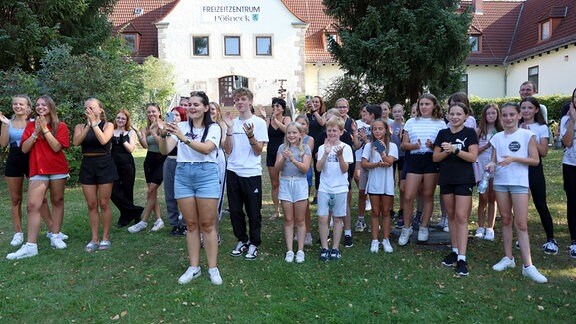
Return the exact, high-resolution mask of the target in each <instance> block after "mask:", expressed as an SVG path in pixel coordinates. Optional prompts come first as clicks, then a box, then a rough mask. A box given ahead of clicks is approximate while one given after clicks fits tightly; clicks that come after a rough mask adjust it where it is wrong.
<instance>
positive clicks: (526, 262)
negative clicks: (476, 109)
mask: <svg viewBox="0 0 576 324" xmlns="http://www.w3.org/2000/svg"><path fill="white" fill-rule="evenodd" d="M501 112H502V126H503V127H504V131H503V132H500V133H498V134H496V135H494V137H492V139H491V140H490V144H491V145H492V148H493V150H492V162H490V163H489V164H488V165H487V166H486V167H487V169H488V170H489V171H490V172H494V191H495V192H496V202H497V203H498V210H499V212H500V216H501V217H502V238H503V240H504V253H505V256H504V257H503V258H502V259H501V260H500V261H499V262H498V263H496V264H495V265H494V266H492V269H494V270H495V271H504V270H506V269H508V268H514V267H515V266H516V263H515V262H514V256H513V254H512V220H514V226H515V227H516V231H517V233H518V242H519V244H520V254H521V255H522V261H523V267H522V274H523V275H524V276H526V277H528V278H530V279H532V280H533V281H535V282H538V283H545V282H548V279H546V277H544V276H543V275H542V274H540V272H538V270H537V269H536V267H535V266H534V265H533V264H532V257H531V255H530V237H529V236H528V187H529V181H528V166H530V165H531V166H537V165H538V164H539V163H540V159H539V156H538V147H537V144H536V139H535V135H534V133H533V132H531V131H529V130H527V129H523V128H519V127H518V122H519V121H520V106H519V105H518V104H516V103H506V104H504V106H502V109H501Z"/></svg>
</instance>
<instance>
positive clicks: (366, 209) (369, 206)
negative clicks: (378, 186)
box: [364, 199, 372, 211]
mask: <svg viewBox="0 0 576 324" xmlns="http://www.w3.org/2000/svg"><path fill="white" fill-rule="evenodd" d="M364 210H365V211H371V210H372V203H370V199H366V208H364Z"/></svg>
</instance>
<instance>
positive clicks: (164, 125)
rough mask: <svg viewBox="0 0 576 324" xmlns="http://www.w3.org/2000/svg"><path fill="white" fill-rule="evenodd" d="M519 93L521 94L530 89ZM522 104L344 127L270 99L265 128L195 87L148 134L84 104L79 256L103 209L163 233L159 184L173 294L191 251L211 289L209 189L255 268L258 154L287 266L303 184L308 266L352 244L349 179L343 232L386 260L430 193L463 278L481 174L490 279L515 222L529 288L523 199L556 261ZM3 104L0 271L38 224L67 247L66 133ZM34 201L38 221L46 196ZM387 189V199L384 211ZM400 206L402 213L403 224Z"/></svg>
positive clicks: (150, 114) (428, 203)
mask: <svg viewBox="0 0 576 324" xmlns="http://www.w3.org/2000/svg"><path fill="white" fill-rule="evenodd" d="M522 87H523V88H526V87H528V88H530V89H532V90H533V89H534V86H533V84H531V83H530V82H526V83H525V84H523V85H522ZM521 89H522V88H521ZM520 93H521V95H522V94H523V92H522V90H521V92H520ZM531 94H532V93H530V94H529V95H527V96H522V98H521V102H520V104H518V103H507V104H505V105H503V106H502V107H498V106H497V105H494V104H490V105H487V106H486V107H484V109H483V111H482V114H481V116H482V117H481V120H480V121H479V125H476V120H475V119H474V117H473V114H472V111H471V108H470V105H469V102H468V100H467V98H466V95H465V94H463V93H456V94H454V95H452V96H450V98H449V99H448V101H447V105H446V114H445V116H443V113H442V111H443V109H442V107H441V105H440V102H439V101H438V99H437V98H436V97H435V96H434V95H432V94H424V95H422V96H421V97H420V98H419V99H418V102H417V103H416V104H415V105H413V107H412V111H411V114H410V116H411V118H410V119H408V120H407V121H406V122H405V123H404V107H403V106H402V105H394V106H392V107H391V106H390V105H389V104H388V103H383V104H382V105H368V104H367V105H364V106H363V107H362V110H361V119H359V120H357V121H355V120H353V119H352V118H351V117H350V116H348V111H349V103H348V101H347V100H346V99H344V98H341V99H339V100H337V102H336V108H332V109H329V110H328V111H326V108H325V107H324V103H323V101H322V98H320V97H318V96H316V97H313V98H311V100H310V101H309V102H308V103H307V105H306V112H305V113H304V114H302V115H298V116H297V117H296V118H295V119H294V120H292V114H291V113H290V110H289V109H288V108H287V106H286V102H285V101H284V100H283V99H281V98H274V99H273V101H272V115H271V116H270V117H267V115H266V112H265V110H263V109H262V110H261V111H260V115H261V116H256V115H255V114H254V110H253V105H252V104H253V93H252V92H251V91H250V90H249V89H247V88H238V89H235V90H234V94H233V95H234V106H235V108H236V111H237V113H238V116H237V117H236V118H233V119H232V118H231V114H230V113H226V114H222V112H221V110H220V106H219V105H218V104H217V103H214V102H210V101H209V99H208V97H207V96H206V94H205V93H204V92H202V91H195V92H192V93H191V94H190V97H187V98H184V99H183V100H182V101H181V102H180V106H178V107H176V108H173V109H172V111H170V112H169V113H167V114H166V118H163V116H162V114H161V110H160V107H159V106H158V105H157V104H148V105H147V106H146V114H147V125H146V126H145V127H143V128H142V129H141V130H136V129H135V128H134V127H133V126H132V124H131V119H130V113H129V112H128V111H126V110H120V111H119V112H117V114H116V116H115V118H114V119H113V122H108V121H107V119H106V115H105V112H104V108H103V105H102V103H101V102H100V101H99V100H98V99H96V98H90V99H88V100H86V102H85V104H84V114H85V118H86V122H85V123H82V124H79V125H76V126H75V128H74V133H73V137H72V142H73V145H75V146H80V147H81V148H82V155H83V158H82V164H81V168H80V173H79V180H80V183H81V185H82V190H83V193H84V196H85V198H86V202H87V207H88V215H89V221H90V227H91V232H92V236H91V240H90V241H89V242H88V244H87V245H86V246H85V251H86V252H93V251H96V250H107V249H110V248H111V241H110V228H111V225H112V211H111V207H110V201H112V202H113V203H114V204H115V205H116V206H117V208H118V209H119V211H120V218H119V220H118V223H117V226H119V227H124V226H128V225H130V224H131V223H132V222H133V223H134V224H133V225H132V226H130V227H128V231H129V232H130V233H137V232H140V231H143V230H145V229H146V228H147V227H148V221H149V219H150V216H151V215H152V213H154V215H155V221H154V224H153V227H152V229H151V230H152V231H158V230H160V229H161V228H163V227H164V222H163V220H162V217H161V211H160V204H159V202H158V189H159V187H160V185H162V182H164V191H165V199H166V207H167V212H168V219H169V223H170V225H172V226H173V228H172V232H171V233H172V234H174V235H185V236H186V242H187V248H188V254H189V259H190V266H189V267H188V269H187V270H186V271H185V273H184V274H183V275H182V276H181V277H180V278H179V279H178V282H179V283H181V284H185V283H188V282H190V281H191V280H193V279H194V278H197V277H199V276H200V275H201V268H200V250H201V247H204V248H205V252H206V258H207V263H208V275H209V278H210V280H211V282H212V283H213V284H216V285H220V284H222V277H221V275H220V272H219V269H218V267H217V257H218V245H219V241H220V239H219V233H218V231H219V221H220V219H221V216H222V206H223V199H224V192H226V194H227V199H228V207H229V211H230V220H231V224H232V229H233V233H234V236H235V237H236V239H237V243H236V245H235V247H234V248H233V250H232V251H231V252H230V255H231V256H232V257H242V256H243V257H244V259H246V260H255V259H257V258H258V253H259V246H260V245H261V243H262V237H261V231H262V214H261V209H262V189H263V188H262V166H261V155H262V152H263V151H264V149H265V147H266V146H267V154H266V165H267V167H268V172H269V175H270V181H271V188H272V190H271V195H272V201H273V204H274V213H273V214H272V216H271V219H275V218H278V217H280V215H281V214H280V213H281V211H280V207H282V213H283V215H284V236H285V242H286V248H287V250H286V254H285V261H286V262H294V260H295V261H296V263H302V262H304V261H305V258H306V255H305V253H304V246H305V245H312V233H311V220H310V219H311V217H310V203H309V196H310V194H311V193H312V187H313V186H314V187H315V188H316V190H314V199H313V201H312V204H317V214H318V234H319V244H320V260H322V261H328V260H338V259H340V258H341V257H342V253H341V249H340V242H341V240H343V243H344V246H345V247H351V246H353V240H352V221H351V211H350V208H351V205H352V204H351V201H352V191H351V190H350V189H351V184H352V182H353V181H352V180H355V182H356V183H357V185H358V188H359V191H358V221H357V222H356V231H363V230H365V229H366V228H368V229H371V237H372V241H371V243H370V251H371V252H373V253H378V251H379V250H380V246H382V249H383V251H384V252H386V253H392V252H393V251H394V249H393V245H392V242H391V239H390V233H391V227H392V220H393V218H394V217H395V216H397V227H399V228H401V232H400V236H399V239H398V245H399V246H404V245H406V244H407V243H408V241H409V240H410V238H411V236H412V232H413V226H416V227H418V235H417V239H418V241H427V240H428V236H429V226H430V220H431V216H432V211H433V209H434V192H435V189H436V186H437V185H439V186H440V196H441V207H442V208H441V209H442V211H443V215H445V217H446V220H444V219H443V220H442V221H441V223H442V225H445V227H446V231H449V232H450V241H451V251H450V253H449V254H448V255H447V256H446V257H445V258H444V259H443V260H442V264H443V265H445V266H450V267H455V269H456V273H457V274H458V275H459V276H466V275H468V265H467V259H466V250H467V242H468V221H469V218H470V214H471V209H472V193H473V187H474V186H475V185H476V184H477V183H478V181H480V178H481V175H482V172H488V173H490V174H491V175H492V176H493V179H492V180H490V183H489V186H488V189H487V190H486V192H485V193H484V194H481V195H480V200H479V206H478V223H479V228H478V229H477V231H476V236H477V237H479V238H484V239H486V240H494V230H493V227H494V223H495V216H496V203H497V206H498V210H499V214H500V216H501V218H502V235H503V241H504V252H505V256H504V257H503V258H502V260H500V262H498V263H497V264H495V265H494V266H493V269H494V270H496V271H503V270H505V269H508V268H513V267H514V266H515V260H514V257H513V253H512V246H513V245H514V243H513V233H512V224H513V223H514V225H515V227H516V230H517V236H518V241H517V242H516V245H517V246H518V247H519V248H520V252H521V255H522V263H523V267H522V273H523V274H524V275H525V276H527V277H529V278H530V279H532V280H534V281H536V282H542V283H543V282H547V279H546V277H544V276H543V275H542V274H540V272H538V270H537V269H536V268H535V267H534V265H533V264H532V261H531V257H530V244H529V236H528V231H527V218H528V198H529V191H530V192H531V193H532V197H533V200H534V203H535V205H536V208H537V210H538V213H539V214H540V217H541V219H542V224H543V226H544V229H545V231H546V235H547V238H548V240H547V242H546V243H545V244H544V245H543V250H544V252H545V253H549V254H557V253H558V244H557V242H556V240H555V239H554V234H553V227H552V224H553V223H552V219H551V216H550V212H549V211H548V207H547V204H546V186H545V179H544V173H543V169H542V157H545V156H546V153H547V149H548V137H549V135H548V128H547V126H546V120H545V118H546V116H545V113H544V111H545V107H543V106H541V105H540V104H539V103H538V101H537V100H536V99H535V98H534V97H532V96H531ZM575 95H576V90H575V92H574V94H573V97H572V102H571V103H570V104H569V105H568V108H566V109H564V110H566V111H565V112H563V114H562V116H563V117H562V120H561V122H560V127H561V131H560V135H561V136H562V141H563V144H564V145H565V147H566V150H565V154H564V159H563V174H564V183H565V187H564V188H565V191H566V195H567V196H568V224H569V228H570V233H571V238H572V243H571V248H570V256H572V257H576V205H574V204H575V202H574V199H570V198H571V197H572V198H573V197H574V195H573V193H574V191H575V190H576V189H574V188H576V151H575V150H574V149H573V148H574V145H573V139H574V132H575V130H574V124H575V120H576V110H575V106H576V99H575V98H574V96H575ZM12 107H13V111H14V115H13V117H12V119H8V118H6V117H5V116H2V115H0V121H1V122H2V129H1V135H0V144H1V145H2V146H3V147H6V146H9V147H10V150H9V155H8V158H7V161H6V168H5V175H6V177H5V178H6V181H7V184H8V188H9V191H10V196H11V202H12V205H11V214H12V220H13V225H14V232H15V234H14V236H13V239H12V241H11V245H12V246H15V247H17V246H21V247H20V249H19V250H17V251H16V252H13V253H10V254H8V255H7V258H8V259H10V260H14V259H21V258H26V257H32V256H35V255H37V254H38V247H37V239H38V234H39V232H40V225H41V224H40V223H41V222H40V219H41V218H42V219H44V221H45V223H46V226H47V228H48V238H49V239H50V242H51V246H52V247H53V248H56V249H65V248H66V247H67V245H66V243H65V241H66V239H67V238H68V237H67V236H66V235H65V234H64V233H62V232H61V225H62V221H63V215H64V187H65V185H66V180H67V178H68V172H69V169H68V163H67V161H66V157H65V155H64V153H63V150H64V149H66V148H68V147H69V146H70V143H69V134H68V127H67V125H66V124H65V123H64V122H61V121H59V119H58V116H57V113H56V104H55V103H54V101H53V100H52V99H51V98H50V97H48V96H41V97H39V98H38V99H37V100H36V103H35V106H34V112H33V110H32V102H31V100H30V99H29V98H28V97H27V96H23V95H18V96H15V97H14V98H13V103H12ZM390 114H392V118H390V117H389V115H390ZM137 141H138V142H139V143H140V144H141V145H142V146H143V147H144V148H146V149H147V155H146V158H145V161H144V174H145V177H146V183H147V197H146V205H145V207H140V206H137V205H135V204H134V196H133V187H134V181H135V173H136V171H135V165H134V159H133V157H132V152H133V150H134V149H135V147H136V144H137ZM313 174H314V178H315V181H312V178H313ZM25 176H26V177H28V178H29V189H28V193H27V200H26V201H27V217H28V224H27V226H28V228H27V239H26V242H24V235H23V230H22V223H21V218H22V215H21V202H22V187H23V178H24V177H25ZM396 177H397V179H395V178H396ZM48 189H50V205H51V209H52V210H50V208H49V207H48V203H47V200H46V198H45V195H46V191H47V190H48ZM396 189H399V190H396ZM396 191H398V192H399V193H400V199H399V200H398V205H399V208H398V212H397V213H395V212H394V195H395V192H396ZM415 201H418V204H417V208H416V209H417V213H416V215H417V216H416V217H414V219H412V214H413V210H414V206H413V205H414V202H415ZM367 205H370V206H371V219H370V224H369V225H366V222H365V221H364V211H365V210H368V209H370V208H367V207H368V206H367ZM100 226H101V227H102V234H101V235H100V232H99V228H100ZM331 228H332V231H331V232H330V230H331ZM330 239H331V240H332V241H331V246H330V247H329V240H330ZM294 241H296V242H297V250H296V253H294V248H293V245H294Z"/></svg>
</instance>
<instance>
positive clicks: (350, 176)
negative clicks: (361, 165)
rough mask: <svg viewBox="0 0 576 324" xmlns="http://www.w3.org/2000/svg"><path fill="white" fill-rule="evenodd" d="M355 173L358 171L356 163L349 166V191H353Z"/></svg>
mask: <svg viewBox="0 0 576 324" xmlns="http://www.w3.org/2000/svg"><path fill="white" fill-rule="evenodd" d="M354 171H356V162H354V163H350V164H348V190H352V182H353V181H352V180H353V179H354Z"/></svg>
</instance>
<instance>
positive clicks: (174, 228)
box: [170, 226, 180, 236]
mask: <svg viewBox="0 0 576 324" xmlns="http://www.w3.org/2000/svg"><path fill="white" fill-rule="evenodd" d="M170 235H172V236H176V235H180V226H172V230H171V231H170Z"/></svg>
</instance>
